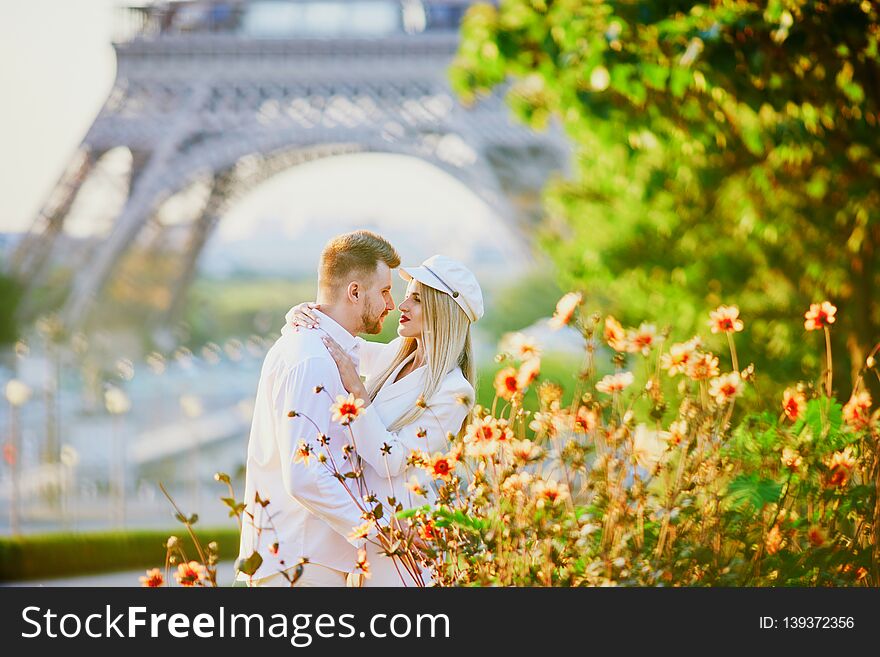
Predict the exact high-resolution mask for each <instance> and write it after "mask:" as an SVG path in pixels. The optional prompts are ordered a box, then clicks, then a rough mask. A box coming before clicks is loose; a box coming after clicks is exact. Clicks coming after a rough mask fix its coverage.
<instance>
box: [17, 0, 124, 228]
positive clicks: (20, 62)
mask: <svg viewBox="0 0 880 657" xmlns="http://www.w3.org/2000/svg"><path fill="white" fill-rule="evenodd" d="M114 4H115V3H114V2H112V1H111V0H0V89H3V96H4V100H3V102H2V103H0V189H2V193H0V232H8V231H20V230H27V229H28V228H29V227H30V226H31V224H32V222H33V219H34V217H35V216H36V214H37V212H39V209H40V207H41V206H42V204H43V202H44V201H45V199H46V197H47V196H48V194H49V192H50V190H51V189H52V187H53V186H54V185H55V183H56V182H57V181H58V178H59V177H60V176H61V174H62V172H63V171H64V168H65V166H66V165H67V162H68V160H69V159H70V157H71V156H72V154H73V153H74V152H75V151H76V147H77V145H78V144H79V142H80V140H81V139H82V138H83V136H84V135H85V133H86V131H87V130H88V128H89V126H90V125H91V123H92V120H93V119H94V118H95V116H96V115H97V113H98V112H99V111H100V109H101V106H102V104H103V103H104V100H105V98H106V97H107V94H108V93H109V92H110V89H111V87H112V85H113V78H114V76H115V72H116V64H115V60H114V55H113V49H112V47H111V45H110V41H111V36H112V25H113V23H112V11H111V9H112V7H113V6H114Z"/></svg>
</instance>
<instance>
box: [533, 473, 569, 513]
mask: <svg viewBox="0 0 880 657" xmlns="http://www.w3.org/2000/svg"><path fill="white" fill-rule="evenodd" d="M532 493H533V494H534V496H535V497H536V498H537V500H538V502H537V506H538V508H542V507H544V506H545V505H546V504H547V503H548V502H549V503H550V504H551V505H556V504H559V503H560V502H562V501H564V500H566V499H567V498H568V487H567V486H566V485H565V484H560V483H558V482H557V481H556V480H555V479H549V480H544V479H536V480H535V483H534V484H533V485H532Z"/></svg>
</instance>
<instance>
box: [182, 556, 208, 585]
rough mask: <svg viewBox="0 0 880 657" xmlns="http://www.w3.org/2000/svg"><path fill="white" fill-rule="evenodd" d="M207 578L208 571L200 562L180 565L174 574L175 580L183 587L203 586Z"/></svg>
mask: <svg viewBox="0 0 880 657" xmlns="http://www.w3.org/2000/svg"><path fill="white" fill-rule="evenodd" d="M207 576H208V571H207V569H206V568H205V567H204V566H203V565H202V564H200V563H199V562H198V561H190V562H189V563H182V564H179V565H178V566H177V572H176V573H174V579H176V580H177V583H178V584H180V585H181V586H202V585H203V582H204V580H205V579H206V578H207Z"/></svg>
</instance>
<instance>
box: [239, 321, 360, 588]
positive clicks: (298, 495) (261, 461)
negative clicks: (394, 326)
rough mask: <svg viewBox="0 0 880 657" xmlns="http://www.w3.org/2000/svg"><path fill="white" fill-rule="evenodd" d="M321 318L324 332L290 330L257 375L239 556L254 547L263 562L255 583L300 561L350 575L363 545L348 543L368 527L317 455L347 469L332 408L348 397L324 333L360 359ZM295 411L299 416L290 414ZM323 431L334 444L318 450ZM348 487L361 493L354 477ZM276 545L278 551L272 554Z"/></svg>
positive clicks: (347, 338) (346, 337) (343, 433)
mask: <svg viewBox="0 0 880 657" xmlns="http://www.w3.org/2000/svg"><path fill="white" fill-rule="evenodd" d="M315 312H317V311H315ZM318 315H319V319H320V329H319V330H301V331H293V330H292V329H291V327H290V326H285V327H284V329H282V331H281V337H280V338H279V339H278V340H277V341H276V342H275V344H274V345H273V346H272V348H271V349H270V350H269V353H268V354H267V355H266V359H265V361H264V362H263V368H262V371H261V373H260V383H259V386H258V388H257V398H256V403H255V407H254V419H253V424H252V426H251V434H250V440H249V442H248V453H247V475H246V483H245V498H244V502H245V504H246V509H245V515H244V516H243V526H242V533H241V545H240V557H242V558H247V557H249V556H250V555H251V554H252V553H253V552H254V551H255V550H256V551H258V552H259V553H260V556H261V557H262V558H263V563H262V565H261V566H260V568H259V569H258V570H257V571H256V572H255V573H254V575H253V577H254V578H260V577H266V576H269V575H272V574H274V573H277V572H278V571H280V570H284V569H287V568H291V567H293V566H295V565H296V564H297V562H298V561H299V560H300V558H302V557H307V558H308V559H309V561H310V562H311V563H317V564H321V565H324V566H328V567H330V568H334V569H336V570H342V571H346V572H349V571H352V570H354V566H355V562H356V548H357V547H358V546H360V545H362V544H363V543H364V540H363V539H355V540H349V539H348V536H349V534H350V533H351V531H352V529H353V528H354V527H355V526H357V525H360V524H361V523H362V522H363V518H361V511H360V509H358V507H357V505H356V504H355V503H354V501H353V500H352V498H351V496H350V495H349V494H348V493H347V492H346V490H345V488H343V484H342V483H341V482H340V481H339V480H338V479H336V478H335V477H334V476H333V475H332V474H331V473H330V472H328V470H327V468H326V467H325V466H324V465H322V464H321V463H319V462H318V460H317V454H320V453H322V452H328V451H329V454H331V455H332V457H333V459H334V460H335V462H336V465H337V466H338V467H339V469H340V470H342V471H343V472H345V471H347V470H348V469H349V463H348V461H347V460H345V459H344V457H343V447H344V445H346V444H348V443H350V442H351V437H350V434H349V432H348V429H347V428H346V427H343V426H341V425H340V424H339V423H336V422H331V413H330V406H331V404H332V403H333V401H335V399H336V396H337V395H346V394H347V393H346V391H345V389H344V388H343V386H342V381H341V379H340V377H339V370H338V368H337V366H336V363H335V362H334V361H333V359H332V357H331V356H330V354H329V352H328V351H327V348H326V347H325V346H324V343H323V342H322V340H321V338H322V337H323V336H324V335H325V333H326V334H327V335H329V336H330V337H332V338H333V339H334V340H336V342H338V343H339V345H340V346H341V347H342V348H343V349H344V350H345V351H346V352H348V353H349V355H350V356H352V357H353V358H354V359H355V360H357V351H358V349H357V347H358V344H359V340H358V339H356V338H355V337H354V336H352V335H351V334H350V333H349V332H348V331H346V330H345V329H344V328H342V327H341V326H340V325H339V324H338V323H336V322H335V321H333V320H332V319H331V318H330V317H328V316H327V315H324V314H323V313H318ZM316 386H323V388H324V392H320V393H316V392H315V387H316ZM290 411H296V413H297V416H296V417H289V413H290ZM304 416H307V417H308V418H310V419H311V421H309V419H307V418H306V417H304ZM312 422H314V424H312ZM315 425H317V426H315ZM319 434H324V435H326V436H327V437H328V438H329V439H330V444H329V446H327V447H322V446H321V445H319V443H318V435H319ZM300 441H305V442H306V443H308V444H310V445H311V446H312V448H313V450H314V456H313V457H312V459H311V462H310V463H309V464H308V465H306V464H305V463H304V462H302V461H299V462H296V463H294V454H295V450H296V449H297V447H298V446H299V444H300ZM347 482H348V487H349V489H350V490H351V492H352V494H353V495H355V496H358V489H357V484H356V483H355V482H356V480H353V479H348V480H347ZM256 494H259V496H260V498H261V499H262V500H269V504H268V505H267V506H266V507H265V508H262V507H261V506H260V505H259V504H257V503H255V496H256ZM249 514H253V518H251V517H250V515H249ZM270 516H271V521H270ZM258 528H259V529H258ZM274 543H277V544H278V550H277V554H273V550H272V546H273V544H274ZM282 562H283V563H282ZM239 578H244V576H243V575H241V574H240V575H239Z"/></svg>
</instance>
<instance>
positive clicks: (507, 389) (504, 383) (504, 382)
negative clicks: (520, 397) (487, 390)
mask: <svg viewBox="0 0 880 657" xmlns="http://www.w3.org/2000/svg"><path fill="white" fill-rule="evenodd" d="M517 392H519V387H518V386H517V384H516V370H515V369H514V368H512V367H505V368H504V369H503V370H501V371H499V372H498V374H496V375H495V394H496V395H498V396H499V397H501V398H502V399H506V400H507V401H510V400H511V399H512V398H513V396H514V395H515V394H516V393H517Z"/></svg>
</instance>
